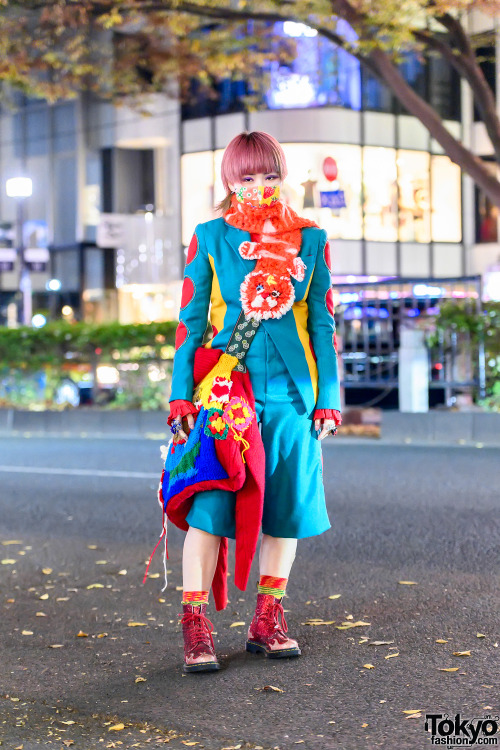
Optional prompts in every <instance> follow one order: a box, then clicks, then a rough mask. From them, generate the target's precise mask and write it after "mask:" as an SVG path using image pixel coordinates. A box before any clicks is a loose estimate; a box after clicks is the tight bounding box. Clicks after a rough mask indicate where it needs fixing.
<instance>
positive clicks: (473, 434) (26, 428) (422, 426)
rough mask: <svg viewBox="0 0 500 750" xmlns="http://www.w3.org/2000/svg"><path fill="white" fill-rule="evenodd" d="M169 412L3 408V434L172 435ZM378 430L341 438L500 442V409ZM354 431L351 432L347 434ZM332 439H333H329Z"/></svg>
mask: <svg viewBox="0 0 500 750" xmlns="http://www.w3.org/2000/svg"><path fill="white" fill-rule="evenodd" d="M166 417H167V415H166V412H160V411H156V412H151V411H149V412H148V411H139V410H135V411H104V410H102V411H99V410H91V409H74V410H71V411H69V410H68V411H62V412H52V411H41V412H33V411H20V410H19V411H18V410H16V409H0V436H1V437H8V436H16V437H19V436H21V437H22V436H24V437H31V436H47V437H50V436H53V437H56V436H57V437H82V438H83V437H96V438H98V437H100V438H107V437H109V438H114V439H132V438H138V437H144V438H147V439H154V440H165V439H169V438H170V432H169V430H168V428H167V424H166ZM380 421H381V425H380V436H379V435H377V434H375V433H376V432H378V429H377V428H376V427H375V425H371V428H372V429H371V431H370V429H368V428H369V427H370V425H368V424H366V425H364V428H365V429H363V426H361V425H360V428H359V432H357V430H355V429H354V428H353V427H352V426H351V427H349V419H346V423H347V424H346V425H345V426H346V434H345V435H342V433H340V434H339V436H338V439H340V440H342V441H344V440H345V441H346V442H347V441H349V442H351V441H352V442H354V441H362V442H364V443H366V442H372V443H385V444H389V443H390V444H394V445H397V444H399V445H401V444H413V445H417V444H418V445H435V446H438V445H457V446H464V445H465V446H467V445H469V446H471V445H472V446H479V447H482V446H485V447H486V446H491V447H500V414H496V413H490V412H453V411H444V410H443V411H440V410H435V411H430V412H427V413H424V414H405V413H402V412H398V411H385V412H381V415H380ZM349 433H351V434H349ZM331 442H332V443H333V441H331Z"/></svg>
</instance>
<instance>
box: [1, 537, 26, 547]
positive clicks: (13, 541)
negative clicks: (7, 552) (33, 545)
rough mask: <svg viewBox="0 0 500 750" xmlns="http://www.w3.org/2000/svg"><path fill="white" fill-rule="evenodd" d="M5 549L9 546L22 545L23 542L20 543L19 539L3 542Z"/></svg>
mask: <svg viewBox="0 0 500 750" xmlns="http://www.w3.org/2000/svg"><path fill="white" fill-rule="evenodd" d="M2 544H3V546H4V547H7V546H8V545H9V544H22V542H20V541H19V539H9V540H8V541H6V542H2Z"/></svg>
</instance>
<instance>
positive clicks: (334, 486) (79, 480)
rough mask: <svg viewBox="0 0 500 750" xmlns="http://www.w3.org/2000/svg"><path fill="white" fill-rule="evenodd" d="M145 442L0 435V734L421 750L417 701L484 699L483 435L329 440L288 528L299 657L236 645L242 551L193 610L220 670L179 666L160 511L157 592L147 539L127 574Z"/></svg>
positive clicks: (491, 489) (490, 674)
mask: <svg viewBox="0 0 500 750" xmlns="http://www.w3.org/2000/svg"><path fill="white" fill-rule="evenodd" d="M159 447H160V442H159V441H155V440H142V439H141V440H133V439H126V440H125V439H124V440H111V439H92V438H86V439H73V438H66V439H60V438H57V437H47V438H31V439H30V438H24V439H23V438H9V439H7V438H6V439H2V440H0V558H1V565H0V606H1V610H0V611H1V618H0V631H1V640H0V745H1V746H2V750H3V748H8V750H17V748H22V749H23V750H31V749H32V748H38V747H45V746H50V747H54V748H58V749H59V748H66V747H73V748H75V750H92V749H93V748H115V747H116V748H132V747H137V748H147V747H160V746H166V745H168V747H169V748H172V750H184V748H186V747H193V748H195V750H198V748H206V749H207V750H222V748H226V749H227V748H241V749H242V750H244V749H245V748H248V749H250V748H252V749H253V750H254V749H255V748H262V750H269V749H270V748H279V750H292V749H296V748H300V747H304V748H305V749H306V750H323V749H324V748H342V749H344V748H345V749H346V750H351V749H352V750H358V749H361V748H363V749H364V748H378V747H382V748H388V749H389V750H392V749H393V748H394V749H396V748H397V749H398V750H400V749H401V748H411V749H412V750H415V749H417V750H420V748H428V747H431V741H430V735H429V733H428V732H427V731H426V729H425V717H426V713H431V714H442V715H443V716H444V715H449V716H451V717H453V718H454V717H455V715H456V714H457V713H458V714H460V716H461V719H462V720H463V719H473V718H474V719H475V718H477V717H486V716H497V715H498V714H499V712H500V706H499V695H500V690H499V679H498V676H499V673H500V669H499V664H500V662H499V658H498V657H499V647H498V643H499V640H500V633H499V629H500V628H499V624H500V622H499V612H500V564H499V563H500V546H499V541H500V514H499V510H500V496H499V491H498V487H499V479H500V460H499V459H500V451H499V450H498V449H489V448H483V449H478V448H467V447H449V448H447V447H415V446H409V445H401V446H397V445H392V446H391V445H387V444H381V443H377V442H376V441H366V442H361V441H354V442H351V441H349V439H347V438H346V439H344V440H342V439H338V438H333V439H329V440H328V442H327V443H326V444H325V445H324V467H325V483H326V489H327V498H328V509H329V514H330V520H331V523H332V528H331V529H330V530H329V531H328V532H326V533H325V534H323V535H321V536H320V537H316V538H310V539H306V540H302V541H301V542H299V547H298V555H297V559H296V562H295V565H294V568H293V570H292V575H291V578H290V582H289V586H288V591H287V597H286V599H285V609H286V610H287V619H288V626H289V634H290V635H291V636H292V637H295V638H297V640H298V641H299V644H300V646H301V648H302V656H301V657H300V658H298V659H294V660H282V661H278V662H276V661H268V660H265V659H264V658H262V657H260V656H254V655H251V654H247V653H246V652H245V650H244V644H245V635H246V626H248V624H249V622H250V619H251V616H252V612H253V607H254V602H255V594H256V583H257V579H258V570H257V565H256V562H257V561H254V567H253V570H252V576H251V581H250V585H249V587H248V589H247V591H246V592H241V591H239V590H238V589H236V588H235V587H234V586H233V585H232V584H231V579H230V586H229V592H230V604H229V606H228V607H227V609H226V610H224V611H223V612H215V609H214V607H213V605H211V606H210V608H209V615H210V617H211V619H212V621H213V623H214V626H215V633H216V635H215V642H216V646H217V651H218V655H219V659H220V662H221V665H222V669H221V671H220V672H217V673H211V674H199V675H184V674H183V672H182V635H181V630H180V627H179V624H178V613H179V612H180V604H179V603H180V597H181V593H180V587H181V582H182V576H181V552H182V539H183V533H182V532H180V531H178V530H177V529H175V528H174V527H172V526H171V525H170V527H169V552H170V559H169V561H168V569H169V571H170V572H169V585H168V588H167V589H166V591H164V592H163V593H162V592H161V589H162V561H161V554H160V553H158V554H157V557H156V558H155V559H154V561H153V564H152V566H151V569H150V577H149V578H148V580H147V581H146V584H145V585H142V576H143V573H144V568H145V565H144V563H145V561H146V560H147V558H148V557H149V554H150V553H151V551H152V549H153V547H154V545H155V543H156V541H157V538H158V535H159V533H160V530H161V529H160V527H161V511H160V509H159V506H158V504H157V501H156V487H157V484H158V479H159V475H160V471H161V461H160V452H159ZM231 569H232V557H231V567H230V570H231ZM334 597H335V598H334ZM235 623H244V625H243V624H235ZM380 642H382V643H380ZM377 644H378V645H377ZM454 654H461V655H454ZM443 670H453V671H443ZM411 711H413V712H414V713H413V714H412V713H409V712H411ZM405 712H406V713H405ZM492 739H497V740H498V743H499V744H500V734H497V735H496V736H495V737H494V738H492Z"/></svg>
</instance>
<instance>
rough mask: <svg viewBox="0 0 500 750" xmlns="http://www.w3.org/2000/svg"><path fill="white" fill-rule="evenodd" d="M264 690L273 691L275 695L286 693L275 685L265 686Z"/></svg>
mask: <svg viewBox="0 0 500 750" xmlns="http://www.w3.org/2000/svg"><path fill="white" fill-rule="evenodd" d="M262 690H271V691H272V692H274V693H284V692H285V691H284V690H282V689H281V688H279V687H275V686H274V685H264V687H263V688H262Z"/></svg>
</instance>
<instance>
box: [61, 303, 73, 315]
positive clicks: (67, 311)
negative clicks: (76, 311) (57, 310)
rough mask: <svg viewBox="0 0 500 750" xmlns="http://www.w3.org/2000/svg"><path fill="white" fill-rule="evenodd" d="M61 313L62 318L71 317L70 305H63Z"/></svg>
mask: <svg viewBox="0 0 500 750" xmlns="http://www.w3.org/2000/svg"><path fill="white" fill-rule="evenodd" d="M61 312H62V314H63V315H64V317H66V318H68V317H69V316H70V315H73V308H72V307H70V305H64V307H63V309H62V310H61Z"/></svg>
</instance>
